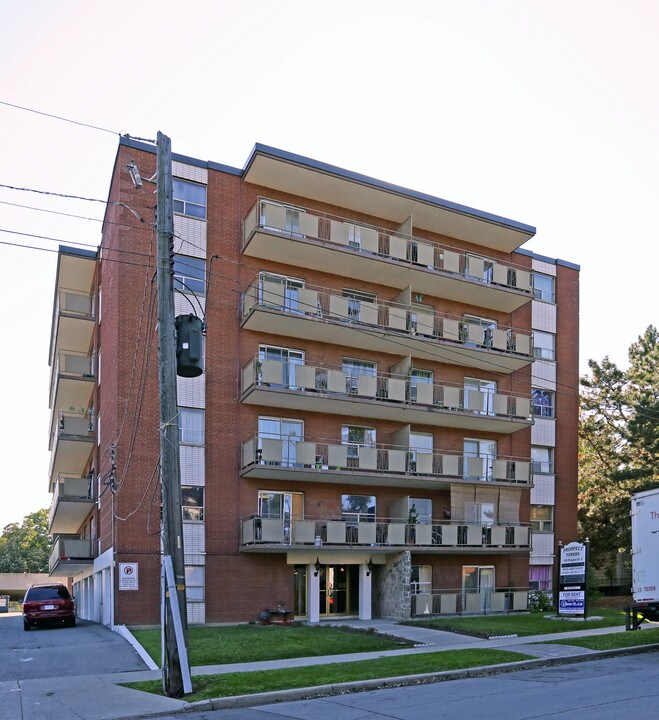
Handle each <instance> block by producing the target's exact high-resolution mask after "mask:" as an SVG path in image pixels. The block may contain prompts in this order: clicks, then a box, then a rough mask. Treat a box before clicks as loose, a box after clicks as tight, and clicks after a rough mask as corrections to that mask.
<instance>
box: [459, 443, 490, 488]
mask: <svg viewBox="0 0 659 720" xmlns="http://www.w3.org/2000/svg"><path fill="white" fill-rule="evenodd" d="M463 454H464V470H463V474H464V477H465V479H469V480H489V479H491V478H492V463H493V462H494V459H495V457H496V454H497V444H496V442H494V441H493V440H469V439H465V440H464V445H463Z"/></svg>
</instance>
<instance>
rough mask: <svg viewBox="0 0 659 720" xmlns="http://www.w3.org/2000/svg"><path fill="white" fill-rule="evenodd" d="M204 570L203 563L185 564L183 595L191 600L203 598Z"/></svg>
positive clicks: (199, 600)
mask: <svg viewBox="0 0 659 720" xmlns="http://www.w3.org/2000/svg"><path fill="white" fill-rule="evenodd" d="M205 580H206V570H205V568H204V566H203V565H186V566H185V597H186V600H190V601H192V602H195V601H196V602H201V601H202V600H203V599H204V588H205Z"/></svg>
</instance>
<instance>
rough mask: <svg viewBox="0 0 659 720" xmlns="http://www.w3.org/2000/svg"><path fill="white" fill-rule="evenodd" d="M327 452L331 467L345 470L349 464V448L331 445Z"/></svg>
mask: <svg viewBox="0 0 659 720" xmlns="http://www.w3.org/2000/svg"><path fill="white" fill-rule="evenodd" d="M327 452H328V462H329V466H330V467H340V468H344V467H345V466H346V465H347V464H348V448H347V447H346V446H345V445H330V446H329V447H328V451H327Z"/></svg>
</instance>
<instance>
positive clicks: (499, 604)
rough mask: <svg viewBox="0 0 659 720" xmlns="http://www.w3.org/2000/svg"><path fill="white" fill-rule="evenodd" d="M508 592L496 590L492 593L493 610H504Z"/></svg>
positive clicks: (491, 606)
mask: <svg viewBox="0 0 659 720" xmlns="http://www.w3.org/2000/svg"><path fill="white" fill-rule="evenodd" d="M505 602H506V593H501V592H495V593H492V594H491V595H490V609H491V610H492V612H502V611H503V609H504V607H505Z"/></svg>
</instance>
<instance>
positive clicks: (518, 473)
mask: <svg viewBox="0 0 659 720" xmlns="http://www.w3.org/2000/svg"><path fill="white" fill-rule="evenodd" d="M530 466H531V464H530V463H528V462H525V461H524V460H516V461H515V480H518V481H519V482H528V481H529V477H530Z"/></svg>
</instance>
